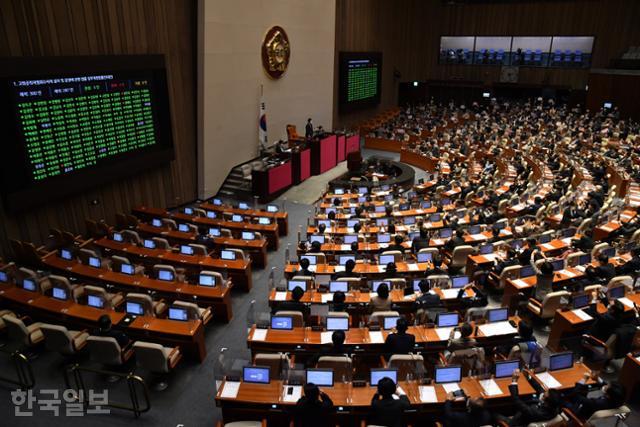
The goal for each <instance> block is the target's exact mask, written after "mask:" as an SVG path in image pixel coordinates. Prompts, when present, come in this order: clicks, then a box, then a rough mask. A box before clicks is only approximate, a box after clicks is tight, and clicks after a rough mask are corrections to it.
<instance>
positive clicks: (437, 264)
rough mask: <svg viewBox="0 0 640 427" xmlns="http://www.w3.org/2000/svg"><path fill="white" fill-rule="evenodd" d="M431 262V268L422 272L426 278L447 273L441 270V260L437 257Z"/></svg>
mask: <svg viewBox="0 0 640 427" xmlns="http://www.w3.org/2000/svg"><path fill="white" fill-rule="evenodd" d="M431 262H432V263H433V268H430V269H429V270H426V271H425V272H424V275H425V276H426V277H429V276H433V275H435V274H447V271H446V270H444V269H442V258H440V256H439V255H436V256H434V257H433V259H432V260H431Z"/></svg>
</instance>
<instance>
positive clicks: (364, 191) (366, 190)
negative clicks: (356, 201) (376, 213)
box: [358, 187, 369, 194]
mask: <svg viewBox="0 0 640 427" xmlns="http://www.w3.org/2000/svg"><path fill="white" fill-rule="evenodd" d="M367 193H369V188H367V187H358V194H367Z"/></svg>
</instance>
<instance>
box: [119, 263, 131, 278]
mask: <svg viewBox="0 0 640 427" xmlns="http://www.w3.org/2000/svg"><path fill="white" fill-rule="evenodd" d="M120 273H123V274H128V275H130V276H132V275H133V274H134V273H135V268H134V267H133V264H120Z"/></svg>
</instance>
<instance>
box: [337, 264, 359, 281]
mask: <svg viewBox="0 0 640 427" xmlns="http://www.w3.org/2000/svg"><path fill="white" fill-rule="evenodd" d="M354 268H356V262H355V261H354V260H352V259H350V260H348V261H347V262H346V263H345V264H344V271H339V272H337V273H334V274H333V280H336V279H340V278H342V277H358V274H357V273H354V272H353V269H354Z"/></svg>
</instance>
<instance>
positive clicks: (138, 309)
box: [125, 301, 144, 316]
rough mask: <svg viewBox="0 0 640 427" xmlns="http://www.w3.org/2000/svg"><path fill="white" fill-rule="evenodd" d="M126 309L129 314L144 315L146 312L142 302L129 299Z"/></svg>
mask: <svg viewBox="0 0 640 427" xmlns="http://www.w3.org/2000/svg"><path fill="white" fill-rule="evenodd" d="M125 311H126V313H127V314H129V315H131V316H142V315H143V314H144V309H143V308H142V304H140V303H139V302H134V301H127V304H126V306H125Z"/></svg>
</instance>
